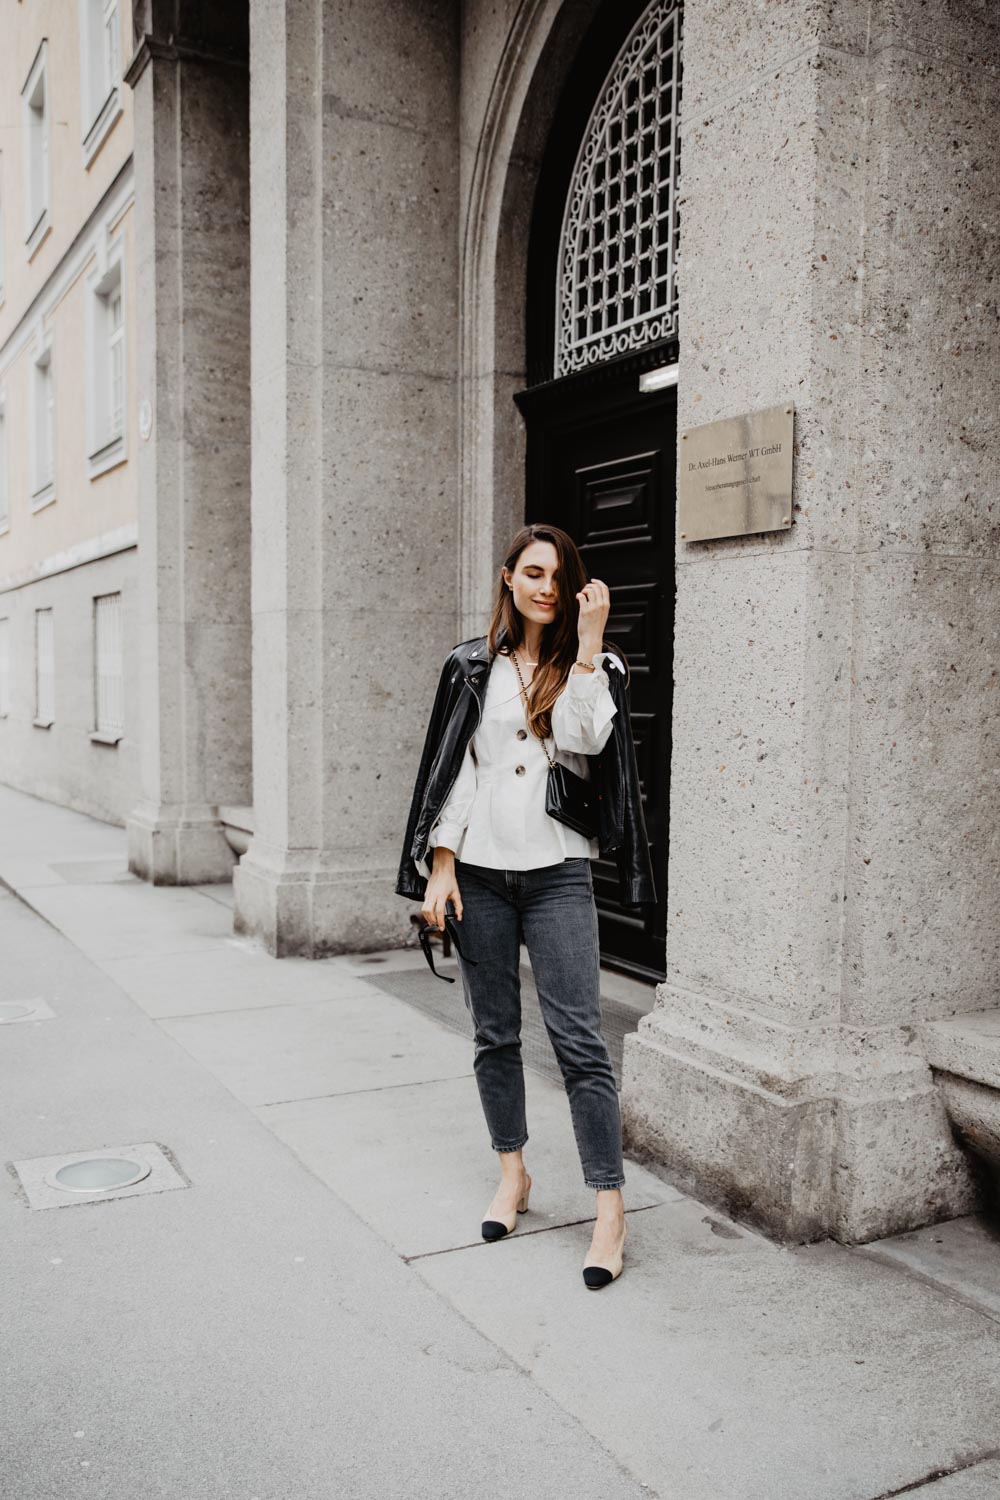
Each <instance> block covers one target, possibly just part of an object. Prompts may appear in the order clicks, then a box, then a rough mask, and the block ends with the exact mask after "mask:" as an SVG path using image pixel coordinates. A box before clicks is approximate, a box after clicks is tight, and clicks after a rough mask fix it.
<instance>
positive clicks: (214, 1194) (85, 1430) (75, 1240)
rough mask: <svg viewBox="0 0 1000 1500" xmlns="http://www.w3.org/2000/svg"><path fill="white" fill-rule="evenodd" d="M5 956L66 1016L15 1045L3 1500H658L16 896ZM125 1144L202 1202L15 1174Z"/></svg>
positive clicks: (4, 908) (28, 1029)
mask: <svg viewBox="0 0 1000 1500" xmlns="http://www.w3.org/2000/svg"><path fill="white" fill-rule="evenodd" d="M0 942H2V946H3V952H4V956H5V973H10V974H11V975H12V978H13V982H14V983H15V984H20V983H21V982H22V981H24V980H25V979H26V977H27V976H29V975H34V977H35V979H36V981H37V983H38V984H39V985H40V986H41V988H42V989H43V990H44V991H45V993H46V994H47V995H48V996H49V998H50V999H51V1001H52V1005H53V1008H54V1009H55V1011H56V1016H55V1018H54V1019H53V1020H51V1021H48V1022H46V1023H45V1024H44V1025H35V1026H33V1025H30V1024H29V1025H21V1026H8V1027H5V1028H3V1030H2V1032H0V1140H2V1141H3V1143H4V1167H3V1168H0V1243H2V1244H3V1247H4V1250H3V1254H4V1275H3V1277H2V1278H0V1320H2V1326H3V1330H4V1336H3V1340H2V1341H0V1382H2V1385H3V1389H4V1390H5V1392H7V1393H8V1399H7V1400H6V1401H5V1402H4V1407H3V1412H2V1415H0V1446H2V1452H3V1459H2V1471H0V1493H2V1494H3V1496H4V1497H5V1500H6V1497H8V1496H9V1497H10V1500H66V1497H67V1496H69V1495H76V1494H78V1493H79V1494H86V1495H87V1496H89V1497H92V1500H195V1497H197V1500H253V1497H258V1500H331V1497H332V1496H350V1497H352V1500H355V1497H357V1500H385V1497H386V1496H394V1495H407V1496H415V1497H417V1500H439V1497H443V1500H467V1497H468V1496H470V1495H478V1494H485V1493H489V1492H492V1490H493V1489H494V1488H495V1484H496V1476H497V1474H503V1476H504V1489H505V1491H506V1492H508V1493H510V1494H512V1495H514V1496H518V1497H525V1500H527V1497H532V1500H534V1497H536V1496H537V1495H539V1494H548V1495H557V1494H561V1493H570V1494H573V1495H574V1496H581V1497H585V1500H591V1497H592V1500H602V1497H606V1496H611V1497H613V1500H637V1497H639V1496H642V1495H645V1494H646V1493H647V1492H646V1491H645V1490H643V1489H642V1488H641V1486H640V1484H639V1483H638V1481H636V1480H635V1479H634V1478H632V1477H631V1476H630V1475H629V1474H628V1473H627V1472H626V1471H625V1470H623V1469H622V1467H621V1465H620V1464H619V1463H618V1462H617V1461H616V1460H615V1459H613V1458H612V1457H611V1456H610V1455H609V1454H607V1453H606V1452H605V1451H604V1450H603V1449H602V1447H601V1445H600V1443H599V1442H597V1441H596V1440H595V1439H594V1438H592V1437H591V1436H590V1434H589V1433H588V1432H587V1431H586V1430H585V1429H584V1428H582V1427H581V1426H580V1424H579V1422H578V1421H577V1420H576V1419H575V1418H574V1417H573V1416H571V1415H569V1414H567V1413H566V1412H564V1411H562V1410H561V1409H560V1408H559V1407H558V1405H557V1404H556V1403H555V1402H554V1401H553V1400H552V1399H551V1398H550V1397H547V1396H546V1395H545V1394H544V1393H543V1392H541V1391H540V1390H538V1389H537V1387H536V1386H535V1384H534V1383H533V1382H532V1381H531V1379H530V1378H529V1377H528V1376H527V1375H526V1374H525V1373H524V1372H523V1371H522V1370H521V1369H519V1368H518V1366H517V1365H516V1363H515V1362H514V1361H513V1360H511V1359H510V1357H509V1356H507V1355H505V1354H504V1353H503V1352H502V1351H500V1350H498V1349H496V1348H495V1347H494V1346H493V1345H492V1344H490V1343H489V1342H488V1341H487V1340H486V1339H484V1338H483V1337H482V1335H481V1334H479V1333H477V1332H476V1331H475V1330H474V1329H473V1328H472V1327H471V1326H470V1325H469V1323H468V1322H467V1321H466V1320H465V1319H464V1318H463V1317H461V1316H460V1315H459V1314H458V1313H456V1312H455V1311H454V1310H453V1309H451V1308H450V1307H449V1306H448V1305H447V1304H446V1303H445V1302H443V1301H442V1299H441V1298H440V1296H439V1295H438V1294H437V1293H435V1292H434V1291H433V1290H432V1289H430V1288H429V1287H428V1286H427V1285H426V1283H425V1282H424V1281H423V1280H422V1279H421V1278H419V1277H418V1276H416V1275H415V1274H414V1272H413V1271H412V1269H411V1268H410V1267H409V1266H407V1265H406V1264H405V1263H404V1262H403V1261H402V1260H401V1259H400V1258H399V1256H398V1255H396V1254H395V1253H394V1251H393V1250H392V1249H391V1248H390V1247H389V1246H387V1245H386V1244H385V1243H384V1242H383V1241H382V1240H381V1239H380V1238H379V1237H378V1235H376V1234H374V1233H373V1232H372V1231H371V1230H370V1229H368V1228H367V1227H366V1226H365V1225H364V1224H362V1222H361V1220H360V1219H359V1218H358V1217H357V1215H356V1214H354V1213H353V1212H352V1211H351V1210H350V1208H349V1207H348V1206H347V1205H346V1204H344V1203H343V1202H342V1201H341V1200H340V1199H339V1198H338V1197H337V1195H336V1194H335V1193H333V1192H331V1191H330V1189H329V1188H328V1187H327V1186H325V1185H324V1184H323V1183H321V1182H319V1181H318V1180H317V1179H316V1178H315V1177H314V1176H313V1175H312V1174H311V1173H310V1172H309V1171H308V1170H307V1169H306V1168H305V1167H304V1166H303V1165H302V1163H301V1162H299V1161H298V1160H297V1159H296V1157H295V1156H294V1154H293V1153H292V1152H291V1151H289V1150H288V1148H287V1147H286V1146H285V1145H284V1144H283V1143H282V1142H281V1141H279V1140H278V1139H277V1138H276V1137H275V1136H274V1135H273V1134H272V1133H271V1132H270V1131H269V1130H267V1129H266V1128H265V1127H264V1125H263V1124H262V1123H261V1122H260V1121H259V1120H258V1119H257V1118H256V1117H255V1116H254V1114H253V1112H252V1111H250V1110H248V1109H246V1108H245V1107H244V1106H242V1105H241V1104H239V1103H238V1101H236V1100H235V1099H234V1098H233V1097H232V1095H231V1094H229V1093H228V1092H227V1091H226V1090H225V1089H224V1088H223V1087H222V1086H221V1085H220V1084H219V1083H218V1082H217V1081H216V1080H215V1079H214V1078H213V1077H212V1076H211V1074H210V1073H209V1072H208V1071H207V1070H206V1069H204V1068H202V1067H200V1066H198V1065H197V1064H196V1063H195V1062H194V1061H193V1060H192V1059H191V1058H190V1057H189V1056H188V1055H187V1054H186V1053H185V1052H184V1051H183V1049H182V1048H180V1047H179V1046H178V1045H176V1044H175V1043H174V1042H173V1041H172V1040H171V1039H170V1038H169V1037H168V1036H167V1035H166V1034H165V1033H164V1031H163V1029H162V1028H161V1027H160V1026H159V1025H158V1024H157V1023H155V1022H154V1021H152V1020H150V1019H149V1018H148V1017H147V1016H145V1015H143V1014H142V1013H141V1012H140V1011H139V1010H138V1009H137V1008H136V1006H135V1005H134V1004H133V1003H132V1002H131V1001H130V1000H129V999H128V998H127V997H126V996H125V995H124V994H122V992H121V991H119V990H118V989H117V988H116V986H115V985H114V984H113V983H112V982H111V981H110V980H109V978H108V976H107V975H105V974H103V973H102V972H101V971H100V970H99V969H98V968H97V967H96V966H95V965H93V964H91V963H89V962H88V961H87V960H85V959H83V958H82V957H81V955H80V954H79V953H78V952H76V951H75V950H74V949H73V948H72V946H71V945H70V944H69V943H68V942H67V941H66V940H65V939H63V938H62V937H61V935H60V934H59V933H58V932H55V931H53V929H52V928H51V927H48V926H46V924H45V923H43V922H42V921H41V920H40V919H39V918H38V917H37V916H35V914H34V913H32V912H31V911H29V910H28V909H27V908H26V907H24V906H23V905H22V904H21V903H20V902H18V901H17V900H16V899H14V898H13V897H11V896H10V895H9V894H8V893H5V892H0ZM424 1024H428V1023H424ZM129 1141H149V1142H157V1143H159V1144H160V1145H162V1146H164V1147H166V1148H168V1149H169V1150H170V1152H171V1155H172V1159H173V1160H175V1161H176V1162H177V1164H178V1167H179V1169H180V1170H182V1171H183V1173H184V1175H185V1178H186V1179H187V1181H188V1183H189V1186H188V1188H187V1189H186V1190H185V1191H182V1192H166V1193H151V1194H148V1195H146V1196H131V1197H130V1196H127V1195H123V1196H121V1197H119V1198H110V1199H106V1200H104V1201H101V1200H97V1199H92V1200H90V1201H81V1202H79V1203H76V1204H73V1205H72V1206H70V1207H67V1208H65V1209H64V1210H63V1211H62V1212H59V1213H46V1212H37V1211H34V1210H32V1209H30V1208H29V1207H28V1206H27V1204H26V1202H25V1201H24V1198H23V1194H22V1193H21V1190H20V1188H19V1185H18V1181H17V1178H16V1176H15V1175H14V1174H13V1173H12V1172H11V1171H10V1168H9V1165H8V1162H9V1159H18V1160H21V1159H26V1158H36V1157H42V1156H50V1155H57V1154H58V1153H59V1152H61V1151H67V1152H71V1151H74V1150H76V1149H77V1148H90V1147H94V1146H96V1145H98V1144H99V1143H102V1142H103V1143H105V1144H107V1145H113V1144H115V1143H118V1142H129ZM511 1433H516V1434H517V1441H516V1442H514V1443H512V1442H511V1440H510V1435H511Z"/></svg>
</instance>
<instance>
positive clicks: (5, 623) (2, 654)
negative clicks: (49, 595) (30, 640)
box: [0, 618, 10, 719]
mask: <svg viewBox="0 0 1000 1500" xmlns="http://www.w3.org/2000/svg"><path fill="white" fill-rule="evenodd" d="M9 713H10V620H9V619H6V618H5V619H2V620H0V719H6V717H7V715H8V714H9Z"/></svg>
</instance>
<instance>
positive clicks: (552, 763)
mask: <svg viewBox="0 0 1000 1500" xmlns="http://www.w3.org/2000/svg"><path fill="white" fill-rule="evenodd" d="M510 654H511V656H512V657H513V658H514V671H515V672H516V673H517V680H518V682H519V683H520V684H521V696H522V698H523V699H524V722H525V725H526V727H527V730H528V733H529V734H530V733H531V725H530V724H529V723H528V690H527V688H526V687H525V685H524V678H523V677H522V676H521V668H520V665H519V664H518V660H517V652H516V651H513V650H512V651H511V653H510ZM535 738H536V739H537V738H538V736H537V735H536V736H535ZM542 749H543V750H544V751H545V759H546V760H547V761H548V763H549V765H550V766H552V767H554V766H555V761H554V760H553V759H552V757H551V755H550V754H549V748H548V746H547V745H546V743H545V741H544V740H542Z"/></svg>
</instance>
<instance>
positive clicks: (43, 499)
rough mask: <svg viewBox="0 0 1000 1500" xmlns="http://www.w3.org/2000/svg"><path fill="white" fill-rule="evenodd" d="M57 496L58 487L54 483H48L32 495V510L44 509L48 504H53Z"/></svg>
mask: <svg viewBox="0 0 1000 1500" xmlns="http://www.w3.org/2000/svg"><path fill="white" fill-rule="evenodd" d="M55 498H56V487H55V485H54V484H47V485H45V487H44V488H43V489H40V490H36V491H35V493H34V494H33V495H32V497H31V509H32V512H34V511H36V510H44V509H45V507H46V506H47V505H51V504H52V502H53V500H54V499H55Z"/></svg>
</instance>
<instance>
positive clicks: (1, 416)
mask: <svg viewBox="0 0 1000 1500" xmlns="http://www.w3.org/2000/svg"><path fill="white" fill-rule="evenodd" d="M9 530H10V480H9V478H8V475H7V398H6V393H5V392H4V391H3V390H0V536H4V535H5V534H6V533H7V532H8V531H9Z"/></svg>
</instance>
